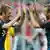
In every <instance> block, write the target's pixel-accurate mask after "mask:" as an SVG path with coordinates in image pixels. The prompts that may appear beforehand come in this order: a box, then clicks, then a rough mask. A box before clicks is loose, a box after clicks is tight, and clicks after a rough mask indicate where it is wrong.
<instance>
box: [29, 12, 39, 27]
mask: <svg viewBox="0 0 50 50" xmlns="http://www.w3.org/2000/svg"><path fill="white" fill-rule="evenodd" d="M30 19H31V23H32V26H33V27H40V26H39V24H38V23H37V22H36V20H35V19H34V17H33V13H32V12H30Z"/></svg>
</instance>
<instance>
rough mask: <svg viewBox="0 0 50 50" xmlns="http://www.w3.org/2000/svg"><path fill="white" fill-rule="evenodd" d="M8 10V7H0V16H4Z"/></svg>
mask: <svg viewBox="0 0 50 50" xmlns="http://www.w3.org/2000/svg"><path fill="white" fill-rule="evenodd" d="M8 9H11V7H9V6H7V5H1V7H0V15H2V13H4V14H6V13H7V11H8Z"/></svg>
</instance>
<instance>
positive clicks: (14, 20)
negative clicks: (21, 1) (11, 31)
mask: <svg viewBox="0 0 50 50" xmlns="http://www.w3.org/2000/svg"><path fill="white" fill-rule="evenodd" d="M20 15H21V14H20V11H19V10H18V14H17V16H16V17H15V18H14V19H13V20H12V21H10V22H9V23H7V24H4V25H3V28H9V27H10V26H12V25H13V24H14V23H15V22H16V21H17V20H18V18H19V17H20Z"/></svg>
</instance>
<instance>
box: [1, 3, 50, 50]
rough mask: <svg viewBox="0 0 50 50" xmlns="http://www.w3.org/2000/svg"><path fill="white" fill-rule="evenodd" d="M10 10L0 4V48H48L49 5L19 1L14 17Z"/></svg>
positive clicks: (32, 49)
mask: <svg viewBox="0 0 50 50" xmlns="http://www.w3.org/2000/svg"><path fill="white" fill-rule="evenodd" d="M12 11H13V9H12V8H11V6H9V5H7V4H2V5H1V6H0V50H50V34H49V33H50V5H49V4H48V5H44V6H42V5H40V4H38V3H34V4H33V3H32V4H30V3H28V4H21V3H20V4H17V7H16V16H15V17H14V16H13V14H12Z"/></svg>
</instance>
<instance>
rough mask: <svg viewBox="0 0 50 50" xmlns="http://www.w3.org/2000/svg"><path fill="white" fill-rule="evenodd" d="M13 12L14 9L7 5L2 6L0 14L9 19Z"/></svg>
mask: <svg viewBox="0 0 50 50" xmlns="http://www.w3.org/2000/svg"><path fill="white" fill-rule="evenodd" d="M11 12H12V10H11V8H10V7H9V6H6V5H2V6H1V12H0V15H1V16H3V19H4V20H9V17H11Z"/></svg>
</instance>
